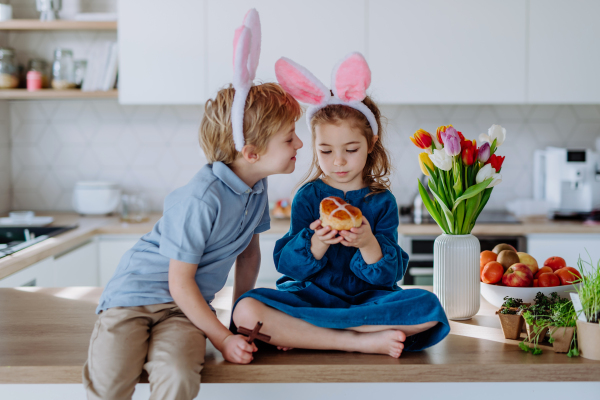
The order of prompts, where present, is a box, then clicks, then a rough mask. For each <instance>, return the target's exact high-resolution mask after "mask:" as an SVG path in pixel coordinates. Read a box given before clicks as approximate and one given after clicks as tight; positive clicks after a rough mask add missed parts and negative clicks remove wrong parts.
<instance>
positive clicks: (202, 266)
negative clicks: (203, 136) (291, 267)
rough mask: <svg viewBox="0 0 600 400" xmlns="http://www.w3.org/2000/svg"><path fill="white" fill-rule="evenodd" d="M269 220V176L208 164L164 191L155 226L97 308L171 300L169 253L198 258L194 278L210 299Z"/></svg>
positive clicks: (133, 251)
mask: <svg viewBox="0 0 600 400" xmlns="http://www.w3.org/2000/svg"><path fill="white" fill-rule="evenodd" d="M270 226H271V219H270V217H269V201H268V198H267V178H264V179H262V180H260V181H258V182H257V183H256V184H255V185H254V187H253V188H250V187H249V186H248V185H246V184H245V183H244V182H243V181H242V180H241V179H240V178H239V177H238V176H237V175H236V174H235V173H233V171H231V170H230V169H229V167H227V165H225V164H223V163H221V162H216V163H214V164H208V165H205V166H204V167H203V168H202V169H201V170H200V171H198V173H197V174H196V175H195V176H194V177H193V178H192V180H191V181H190V182H189V183H188V184H187V185H185V186H183V187H181V188H179V189H176V190H175V191H173V192H172V193H170V194H169V195H168V196H167V197H166V199H165V205H164V212H163V216H162V218H161V219H160V220H158V222H157V223H156V225H154V228H153V229H152V232H150V233H147V234H146V235H144V236H143V237H142V238H141V239H140V240H139V241H138V242H137V243H136V244H135V245H134V246H133V248H131V250H129V251H127V252H126V253H125V254H124V255H123V257H122V258H121V261H120V262H119V265H118V267H117V270H116V271H115V274H114V275H113V277H112V278H111V280H110V281H109V282H108V284H107V285H106V288H105V289H104V292H103V293H102V297H101V298H100V304H99V305H98V308H97V309H96V313H100V312H101V311H103V310H106V309H108V308H111V307H133V306H145V305H150V304H163V303H169V302H171V301H173V297H171V294H170V293H169V282H168V276H169V262H170V259H175V260H179V261H183V262H186V263H190V264H198V270H197V271H196V283H197V284H198V287H199V288H200V292H201V293H202V295H203V296H204V298H205V299H206V301H207V302H208V303H209V304H210V302H211V301H212V300H213V299H214V298H215V293H217V292H218V291H219V290H221V289H222V288H223V286H224V285H225V281H226V280H227V275H229V271H230V270H231V267H232V265H233V263H234V261H235V259H236V257H237V256H238V255H239V254H240V253H241V252H242V251H243V250H244V249H245V248H246V247H247V246H248V244H249V243H250V240H251V239H252V235H254V234H256V233H261V232H264V231H266V230H268V229H269V228H270Z"/></svg>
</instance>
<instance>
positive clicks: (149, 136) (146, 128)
mask: <svg viewBox="0 0 600 400" xmlns="http://www.w3.org/2000/svg"><path fill="white" fill-rule="evenodd" d="M131 128H132V130H133V132H134V133H135V134H136V136H137V138H138V140H139V142H140V143H142V144H157V145H159V144H164V143H165V142H166V140H165V138H164V136H163V133H162V131H161V130H160V129H159V128H158V126H156V124H151V123H135V124H131Z"/></svg>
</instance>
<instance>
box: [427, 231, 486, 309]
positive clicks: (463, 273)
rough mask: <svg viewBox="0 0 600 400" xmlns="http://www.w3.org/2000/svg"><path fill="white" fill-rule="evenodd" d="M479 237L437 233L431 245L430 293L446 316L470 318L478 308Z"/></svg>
mask: <svg viewBox="0 0 600 400" xmlns="http://www.w3.org/2000/svg"><path fill="white" fill-rule="evenodd" d="M479 250H480V247H479V240H477V238H476V237H475V236H473V235H471V234H469V235H446V234H443V235H440V236H438V237H437V238H436V239H435V243H434V247H433V293H435V294H436V296H437V297H438V299H440V303H441V304H442V307H443V308H444V311H445V312H446V316H447V317H448V319H452V320H465V319H470V318H471V317H472V316H473V315H475V314H477V311H479V302H480V296H481V295H480V285H479V280H480V278H479V271H480V270H479Z"/></svg>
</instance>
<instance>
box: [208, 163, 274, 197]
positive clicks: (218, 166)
mask: <svg viewBox="0 0 600 400" xmlns="http://www.w3.org/2000/svg"><path fill="white" fill-rule="evenodd" d="M212 170H213V174H214V175H215V176H216V177H217V178H219V179H220V180H221V182H223V183H224V184H225V185H227V187H229V189H231V190H233V192H234V193H236V194H243V193H250V192H254V193H261V192H262V191H263V190H264V184H263V180H262V179H261V180H260V181H258V182H256V184H255V185H254V188H252V189H250V186H248V185H246V183H244V181H243V180H241V179H240V177H239V176H237V175H236V174H235V173H234V172H233V171H232V170H231V169H230V168H229V167H228V166H227V165H225V164H223V163H222V162H221V161H217V162H214V163H213V165H212Z"/></svg>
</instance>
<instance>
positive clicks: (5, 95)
mask: <svg viewBox="0 0 600 400" xmlns="http://www.w3.org/2000/svg"><path fill="white" fill-rule="evenodd" d="M117 98H119V91H118V90H117V89H114V90H108V91H106V92H102V91H99V92H82V91H81V90H79V89H69V90H56V89H42V90H36V91H33V92H29V91H27V89H0V100H62V99H117Z"/></svg>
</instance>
